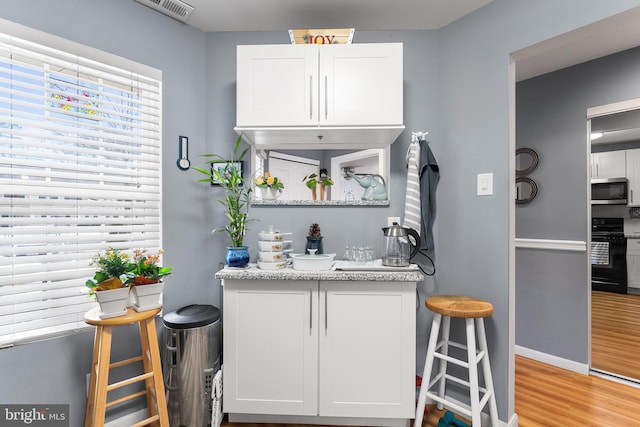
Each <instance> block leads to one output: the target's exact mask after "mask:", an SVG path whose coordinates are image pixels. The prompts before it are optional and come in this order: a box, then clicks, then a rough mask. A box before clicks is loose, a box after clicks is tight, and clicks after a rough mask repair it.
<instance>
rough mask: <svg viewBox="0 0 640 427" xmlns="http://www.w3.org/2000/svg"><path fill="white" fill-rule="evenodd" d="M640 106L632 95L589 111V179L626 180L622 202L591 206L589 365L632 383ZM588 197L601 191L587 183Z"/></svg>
mask: <svg viewBox="0 0 640 427" xmlns="http://www.w3.org/2000/svg"><path fill="white" fill-rule="evenodd" d="M639 108H640V99H635V100H629V101H624V102H621V103H616V104H610V105H604V106H600V107H593V108H591V109H589V110H588V113H589V114H588V117H589V118H590V120H589V129H590V136H589V139H590V143H591V174H590V175H591V178H592V179H597V180H598V181H601V182H607V180H611V181H613V180H618V181H620V179H621V178H626V180H627V182H626V185H627V192H626V194H622V196H623V197H625V196H626V199H627V201H626V202H621V203H614V200H610V201H611V203H607V204H604V203H593V201H592V205H591V218H590V219H589V220H590V224H589V225H590V226H591V230H592V231H591V246H590V248H591V250H590V255H591V257H590V258H591V286H590V287H591V369H592V370H595V371H597V372H599V373H604V374H607V375H613V376H614V377H615V378H625V379H631V380H633V381H634V382H636V383H637V382H638V381H640V363H638V362H637V361H636V360H635V359H636V358H635V357H629V355H632V354H638V352H639V351H640V337H639V335H638V327H637V325H638V322H640V218H638V217H637V216H636V213H637V212H636V209H637V207H640V200H638V199H637V196H636V195H637V194H640V179H639V178H640V109H639ZM611 181H610V182H611ZM611 188H613V185H612V187H611ZM623 188H624V187H623ZM611 194H612V193H611ZM605 196H606V194H605ZM634 196H635V197H634ZM591 197H592V199H598V200H597V201H598V202H600V198H601V197H604V196H603V195H602V194H601V193H600V190H598V193H596V192H595V191H594V189H593V188H592V192H591ZM611 199H613V197H611ZM594 201H595V200H594ZM623 236H624V237H623Z"/></svg>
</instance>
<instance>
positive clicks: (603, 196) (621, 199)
mask: <svg viewBox="0 0 640 427" xmlns="http://www.w3.org/2000/svg"><path fill="white" fill-rule="evenodd" d="M591 204H592V205H626V204H627V179H626V178H594V179H592V180H591Z"/></svg>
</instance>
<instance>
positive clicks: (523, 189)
mask: <svg viewBox="0 0 640 427" xmlns="http://www.w3.org/2000/svg"><path fill="white" fill-rule="evenodd" d="M537 195H538V184H536V182H535V181H534V180H532V179H531V178H527V177H520V178H516V204H518V205H524V204H527V203H531V201H532V200H533V199H535V198H536V196H537Z"/></svg>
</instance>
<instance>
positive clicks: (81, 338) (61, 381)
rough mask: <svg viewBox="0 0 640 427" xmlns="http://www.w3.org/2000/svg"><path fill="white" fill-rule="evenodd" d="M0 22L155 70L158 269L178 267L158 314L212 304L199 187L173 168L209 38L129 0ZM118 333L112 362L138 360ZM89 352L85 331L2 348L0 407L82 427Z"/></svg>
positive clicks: (61, 7)
mask: <svg viewBox="0 0 640 427" xmlns="http://www.w3.org/2000/svg"><path fill="white" fill-rule="evenodd" d="M0 18H3V19H7V20H10V21H14V22H17V23H20V24H24V25H27V26H30V27H33V28H36V29H39V30H42V31H46V32H48V33H51V34H54V35H57V36H60V37H64V38H67V39H70V40H73V41H75V42H79V43H83V44H86V45H89V46H92V47H95V48H98V49H101V50H104V51H107V52H110V53H113V54H116V55H119V56H122V57H125V58H128V59H131V60H134V61H137V62H140V63H143V64H146V65H149V66H152V67H155V68H158V69H160V70H162V74H163V80H164V82H163V103H164V115H163V123H162V131H163V144H164V146H163V201H162V203H163V216H164V218H163V220H164V226H163V234H164V249H165V250H166V255H165V258H164V262H165V264H166V265H171V266H173V267H175V268H174V273H173V274H172V275H171V276H170V279H169V280H168V282H167V286H166V287H165V309H166V310H173V309H175V308H178V307H181V306H183V305H185V304H188V303H193V302H194V301H208V302H211V303H217V302H218V292H217V289H216V288H215V287H214V286H212V280H211V269H210V268H208V266H209V265H210V264H211V261H210V260H211V259H212V258H211V249H212V246H213V244H212V242H211V241H209V240H208V239H207V234H208V233H207V231H206V223H207V221H206V217H205V212H206V205H205V194H206V193H205V188H203V187H204V186H200V185H198V184H196V183H194V181H195V179H194V176H193V175H192V174H191V173H188V172H182V171H180V170H178V168H177V167H176V163H175V162H176V159H177V156H178V135H188V136H189V137H190V139H189V142H190V145H191V149H192V150H194V151H196V152H197V151H202V150H203V147H204V143H205V139H206V138H205V132H206V127H205V123H206V119H207V115H206V114H205V108H206V104H205V103H206V100H205V99H204V97H203V93H202V87H204V86H205V85H206V84H207V80H206V63H205V55H206V49H205V46H206V42H207V40H206V35H205V34H204V33H203V32H201V31H199V30H195V29H193V28H191V27H188V26H186V25H183V24H181V23H179V22H177V21H175V20H173V19H170V18H168V17H165V16H163V15H161V14H159V13H157V12H155V11H153V10H151V9H149V8H147V7H145V6H143V5H141V4H139V3H136V2H134V1H132V0H110V1H101V0H58V1H55V2H51V1H48V0H27V1H25V0H7V1H3V2H2V8H1V9H0ZM0 30H2V29H1V28H0ZM79 286H82V284H81V283H79ZM121 329H122V330H121V331H118V332H117V335H118V336H116V337H115V338H114V352H115V357H116V358H119V359H123V358H126V357H130V356H133V355H135V354H136V352H137V354H139V351H140V350H139V347H140V346H139V339H138V338H137V334H136V333H135V330H133V328H121ZM92 349H93V333H92V331H89V332H83V333H79V334H77V335H73V336H67V337H63V338H56V339H51V340H48V341H44V342H40V343H37V344H28V345H24V346H19V347H16V348H11V349H4V350H0V378H2V384H3V385H2V387H0V402H3V403H61V404H70V410H71V413H70V416H71V421H70V425H72V426H79V425H81V424H82V423H83V421H82V420H83V419H84V410H85V403H86V391H85V388H86V380H85V378H86V374H87V373H88V372H89V366H90V363H91V352H92ZM124 409H125V410H126V409H127V408H124Z"/></svg>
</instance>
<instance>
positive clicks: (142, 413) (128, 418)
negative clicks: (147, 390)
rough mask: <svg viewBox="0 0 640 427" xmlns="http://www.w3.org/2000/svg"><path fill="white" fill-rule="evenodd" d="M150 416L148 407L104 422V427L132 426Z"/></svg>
mask: <svg viewBox="0 0 640 427" xmlns="http://www.w3.org/2000/svg"><path fill="white" fill-rule="evenodd" d="M147 417H148V414H147V410H146V409H140V410H138V411H136V412H132V413H130V414H127V415H125V416H123V417H120V418H116V419H115V420H111V421H109V422H106V423H104V427H130V426H132V425H134V424H135V423H137V422H140V421H142V420H144V419H145V418H147Z"/></svg>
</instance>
